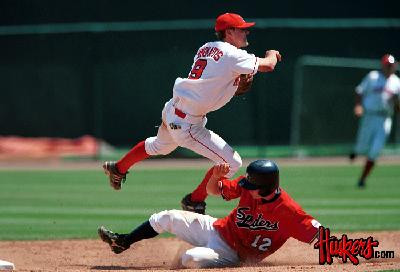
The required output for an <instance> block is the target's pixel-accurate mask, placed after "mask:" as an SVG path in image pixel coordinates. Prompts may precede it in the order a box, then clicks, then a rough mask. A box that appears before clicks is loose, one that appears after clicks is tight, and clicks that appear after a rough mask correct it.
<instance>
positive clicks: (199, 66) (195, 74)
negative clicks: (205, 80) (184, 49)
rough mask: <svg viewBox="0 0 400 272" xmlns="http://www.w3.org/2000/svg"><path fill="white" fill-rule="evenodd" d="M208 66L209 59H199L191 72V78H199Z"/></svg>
mask: <svg viewBox="0 0 400 272" xmlns="http://www.w3.org/2000/svg"><path fill="white" fill-rule="evenodd" d="M206 66H207V60H206V59H198V60H196V62H195V63H194V65H193V69H192V71H190V73H189V78H190V79H199V78H200V77H201V75H202V74H203V71H204V69H205V68H206Z"/></svg>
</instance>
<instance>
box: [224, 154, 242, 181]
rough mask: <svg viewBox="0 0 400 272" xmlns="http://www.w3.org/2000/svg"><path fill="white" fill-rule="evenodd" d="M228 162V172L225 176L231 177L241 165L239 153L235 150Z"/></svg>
mask: <svg viewBox="0 0 400 272" xmlns="http://www.w3.org/2000/svg"><path fill="white" fill-rule="evenodd" d="M228 163H229V173H228V174H227V178H230V177H232V176H233V175H234V174H235V173H236V172H237V171H238V170H239V168H240V167H241V166H242V158H241V157H240V155H239V153H237V152H236V151H235V153H234V154H233V157H232V159H231V161H229V162H228Z"/></svg>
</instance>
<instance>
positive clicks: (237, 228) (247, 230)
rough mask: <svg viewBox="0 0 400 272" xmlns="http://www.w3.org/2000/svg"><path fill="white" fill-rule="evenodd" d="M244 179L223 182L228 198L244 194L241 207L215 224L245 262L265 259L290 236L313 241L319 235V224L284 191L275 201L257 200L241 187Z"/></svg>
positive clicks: (225, 195) (221, 187) (222, 192)
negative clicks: (240, 184)
mask: <svg viewBox="0 0 400 272" xmlns="http://www.w3.org/2000/svg"><path fill="white" fill-rule="evenodd" d="M242 178H244V177H243V176H240V177H238V178H237V179H234V180H227V179H226V180H222V181H220V182H219V187H220V190H221V195H222V197H223V198H224V199H225V200H231V199H235V198H238V197H240V200H239V204H238V206H237V207H236V208H235V209H234V210H232V212H231V213H230V214H229V215H228V216H226V217H225V218H221V219H218V220H217V221H215V222H214V227H215V228H216V230H217V231H218V232H219V234H220V235H221V237H222V238H223V239H224V240H225V241H226V242H227V243H228V244H229V246H230V247H232V248H233V249H235V250H236V251H237V252H238V255H239V257H240V259H241V260H242V261H261V260H262V259H264V258H265V257H267V256H268V255H271V254H272V253H274V252H275V251H276V250H278V249H279V248H280V247H281V246H282V245H283V244H284V243H285V242H286V241H287V240H288V239H289V238H290V237H293V238H295V239H297V240H299V241H302V242H305V243H311V242H312V241H313V240H314V238H315V237H316V236H317V234H318V227H319V225H320V224H319V223H318V221H316V220H315V219H314V218H313V217H312V216H310V215H309V214H307V213H305V212H304V211H303V209H302V208H301V207H300V205H299V204H297V203H296V202H295V201H294V200H293V199H292V198H291V197H290V196H289V195H288V193H286V192H285V191H284V190H282V189H280V192H281V193H280V195H279V197H278V198H276V199H275V200H274V201H272V202H267V203H263V202H262V201H261V199H258V200H255V199H254V198H253V197H252V196H251V195H250V193H249V191H248V190H246V189H244V188H242V187H241V186H239V184H238V182H239V181H240V180H241V179H242Z"/></svg>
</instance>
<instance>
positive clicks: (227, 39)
mask: <svg viewBox="0 0 400 272" xmlns="http://www.w3.org/2000/svg"><path fill="white" fill-rule="evenodd" d="M254 25H255V23H254V22H245V21H244V19H243V18H242V17H241V16H240V15H238V14H234V13H225V14H222V15H220V16H219V17H218V18H217V19H216V22H215V31H216V35H217V37H218V39H219V40H218V41H214V42H208V43H206V44H204V45H202V46H201V47H200V48H199V49H198V50H197V52H196V54H195V55H194V60H193V64H192V67H191V69H190V71H189V74H188V76H187V77H186V78H180V77H179V78H177V79H176V80H175V84H174V87H173V97H172V98H171V99H170V100H169V101H168V102H167V103H165V106H164V109H163V110H162V114H161V117H162V122H161V124H160V126H159V129H158V133H157V136H155V137H149V138H147V139H146V140H144V141H141V142H139V143H138V144H136V145H135V146H134V147H133V148H132V149H131V150H130V151H129V152H128V153H127V154H126V155H125V156H123V157H122V158H121V159H120V160H119V161H117V162H105V163H104V164H103V168H104V170H105V172H106V174H107V175H108V176H109V180H110V184H111V186H112V187H113V188H114V189H116V190H119V189H121V182H124V181H125V179H126V173H127V172H128V169H129V168H130V167H131V166H132V165H134V164H135V163H137V162H139V161H141V160H144V159H146V158H148V157H149V156H154V155H166V154H169V153H171V152H172V151H173V150H175V149H176V148H177V147H178V146H181V147H185V148H188V149H190V150H192V151H194V152H196V153H197V154H200V155H202V156H204V157H206V158H209V159H210V160H212V161H213V162H214V163H215V164H217V163H227V164H228V165H229V172H228V173H227V177H232V176H233V175H234V173H235V172H236V171H237V170H238V169H239V168H240V166H241V165H242V160H241V158H240V156H239V154H238V153H237V152H236V151H235V150H233V149H232V147H230V146H229V145H228V144H227V143H226V142H225V141H224V140H223V139H222V138H221V137H220V136H219V135H217V134H216V133H214V132H213V131H211V130H208V129H207V128H205V125H206V122H207V118H206V115H207V113H209V112H212V111H216V110H218V109H219V108H221V107H223V106H224V105H225V104H226V103H228V102H229V101H230V100H231V99H232V97H233V96H235V95H240V94H243V93H245V92H247V91H248V90H249V89H250V86H251V83H252V80H253V75H254V74H256V73H257V72H271V71H273V70H274V68H275V65H276V64H277V62H278V61H281V55H280V53H279V52H278V51H276V50H268V51H266V53H265V57H264V58H261V57H256V56H255V55H253V54H249V53H247V52H246V51H245V50H242V49H240V48H243V47H246V46H247V45H248V42H247V35H248V34H249V28H250V27H252V26H254ZM206 197H207V192H206V189H205V186H204V184H203V185H200V186H199V187H198V188H197V189H196V190H195V191H194V192H193V193H192V194H191V195H188V196H187V197H186V198H185V199H184V201H183V202H182V205H183V207H184V209H189V210H193V209H195V210H196V211H198V212H202V213H204V208H205V203H204V200H205V198H206ZM192 201H193V202H192ZM186 204H188V205H186Z"/></svg>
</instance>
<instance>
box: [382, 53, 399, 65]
mask: <svg viewBox="0 0 400 272" xmlns="http://www.w3.org/2000/svg"><path fill="white" fill-rule="evenodd" d="M381 63H382V65H391V64H395V63H396V60H395V58H394V57H393V55H390V54H386V55H384V56H383V57H382V59H381Z"/></svg>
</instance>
